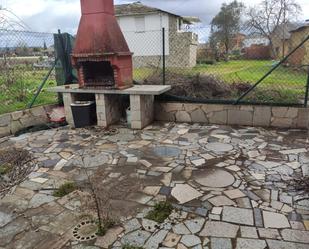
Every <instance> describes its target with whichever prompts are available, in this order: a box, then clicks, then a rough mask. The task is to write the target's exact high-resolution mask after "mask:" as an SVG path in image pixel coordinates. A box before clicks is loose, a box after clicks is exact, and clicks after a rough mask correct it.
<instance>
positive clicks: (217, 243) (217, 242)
mask: <svg viewBox="0 0 309 249" xmlns="http://www.w3.org/2000/svg"><path fill="white" fill-rule="evenodd" d="M211 248H212V249H223V248H224V249H232V242H231V239H225V238H211Z"/></svg>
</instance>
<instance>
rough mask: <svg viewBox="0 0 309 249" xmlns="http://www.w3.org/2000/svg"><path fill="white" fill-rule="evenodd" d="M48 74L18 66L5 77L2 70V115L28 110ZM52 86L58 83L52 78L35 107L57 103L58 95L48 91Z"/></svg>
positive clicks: (0, 73) (44, 71)
mask: <svg viewBox="0 0 309 249" xmlns="http://www.w3.org/2000/svg"><path fill="white" fill-rule="evenodd" d="M47 72H48V71H47V70H32V68H28V67H20V66H16V69H14V72H12V73H10V75H5V74H4V73H3V71H1V70H0V102H1V103H2V105H1V106H0V114H3V113H7V112H13V111H17V110H22V109H25V108H27V106H28V104H29V103H30V102H31V100H32V98H33V96H34V95H35V93H36V91H37V89H38V87H39V86H40V84H41V83H42V81H43V79H44V77H45V76H46V74H47ZM52 86H56V81H55V79H53V77H50V79H49V80H47V82H46V84H45V86H44V88H43V90H42V92H41V94H40V95H39V97H38V98H37V100H36V102H35V104H34V105H43V104H53V103H56V102H57V94H55V93H50V92H47V90H46V89H47V88H48V87H52Z"/></svg>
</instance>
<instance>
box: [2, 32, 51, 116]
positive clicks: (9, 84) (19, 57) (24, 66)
mask: <svg viewBox="0 0 309 249" xmlns="http://www.w3.org/2000/svg"><path fill="white" fill-rule="evenodd" d="M54 60H55V58H54V39H53V34H50V33H37V32H27V31H14V30H1V29H0V102H1V105H0V114H2V113H7V112H12V111H16V110H22V109H25V108H27V106H28V105H29V103H30V102H31V99H32V98H33V96H34V94H35V92H36V91H37V88H38V87H39V85H40V84H41V82H42V81H43V79H44V77H45V76H46V74H47V72H48V71H49V70H50V68H51V66H52V64H53V62H54ZM55 85H56V81H55V73H54V72H53V73H52V75H51V77H49V79H48V82H47V84H46V87H50V86H55ZM56 101H57V96H55V95H54V94H52V93H48V92H47V91H46V88H44V89H43V91H42V93H41V94H40V96H39V97H38V99H37V101H36V103H35V104H36V105H40V104H50V103H56Z"/></svg>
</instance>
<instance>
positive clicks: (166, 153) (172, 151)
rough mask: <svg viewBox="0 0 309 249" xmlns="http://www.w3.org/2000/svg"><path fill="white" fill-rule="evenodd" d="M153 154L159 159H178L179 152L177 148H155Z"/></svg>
mask: <svg viewBox="0 0 309 249" xmlns="http://www.w3.org/2000/svg"><path fill="white" fill-rule="evenodd" d="M153 152H154V153H155V154H156V155H157V156H159V157H178V156H179V155H180V153H181V150H180V149H178V148H177V147H169V146H160V147H155V148H154V149H153Z"/></svg>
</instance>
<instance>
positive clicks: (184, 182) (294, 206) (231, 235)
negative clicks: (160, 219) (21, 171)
mask: <svg viewBox="0 0 309 249" xmlns="http://www.w3.org/2000/svg"><path fill="white" fill-rule="evenodd" d="M117 128H118V130H117V132H116V133H115V134H113V133H107V132H104V131H102V130H95V129H89V130H87V129H78V130H70V129H68V128H63V129H58V130H48V131H41V132H36V133H32V134H27V135H22V136H20V137H17V138H9V139H8V141H4V142H2V144H1V146H2V147H6V148H13V147H16V148H22V149H26V150H29V151H30V152H31V153H32V154H33V156H34V158H35V162H36V164H37V165H36V166H35V167H34V169H33V171H32V173H30V175H29V176H28V177H27V178H26V180H25V181H23V182H22V183H20V184H19V185H18V186H16V187H14V188H13V189H11V191H10V193H9V194H7V195H6V196H5V197H4V198H3V199H2V200H1V201H0V210H1V211H0V248H1V249H2V248H14V249H16V248H17V249H18V248H21V249H27V248H44V249H46V248H72V249H82V248H85V249H97V248H115V249H116V248H117V249H121V248H123V246H124V245H135V246H139V247H141V248H146V249H148V248H162V249H167V248H177V249H185V248H194V249H202V248H203V249H206V248H211V249H229V248H243V249H263V248H270V249H284V248H287V249H293V248H295V249H296V248H297V249H308V248H309V195H308V192H305V191H304V190H301V189H298V190H295V187H296V188H298V187H299V186H300V183H299V182H297V183H295V182H294V181H292V180H293V178H300V177H302V176H303V175H308V174H309V166H308V165H309V153H308V148H309V146H308V145H309V141H308V139H307V132H305V131H296V130H286V131H278V130H265V129H261V128H231V127H223V126H222V127H221V126H200V125H186V124H177V125H175V124H171V123H166V124H157V125H153V126H150V127H147V128H146V129H144V130H143V131H132V130H129V129H126V128H121V127H117ZM89 178H91V182H92V185H95V188H96V189H97V191H98V192H100V194H101V195H102V196H101V197H100V198H105V199H103V200H104V201H103V202H104V203H103V204H102V205H103V206H104V207H105V210H104V211H103V213H104V214H103V215H105V217H106V216H107V215H109V216H112V217H113V218H114V219H116V220H117V221H118V222H117V225H116V226H115V227H113V228H112V229H111V230H109V231H108V232H107V234H106V235H105V236H104V237H95V235H91V232H92V233H93V231H91V229H90V228H89V227H88V228H85V229H82V228H83V226H84V225H87V222H83V221H86V220H87V219H89V217H91V216H92V217H95V211H94V210H95V209H94V208H93V206H92V198H91V195H90V194H89V186H88V185H89V184H87V182H88V180H87V179H89ZM67 181H74V182H76V183H77V185H78V186H79V190H78V191H75V192H73V193H71V194H69V195H67V196H65V197H62V198H55V197H53V195H52V193H53V190H52V189H53V188H57V187H58V186H60V185H61V184H63V183H64V182H67ZM307 186H308V185H307ZM307 191H308V189H307ZM100 200H102V199H100ZM165 200H169V201H171V202H172V203H173V204H174V207H175V210H174V211H173V212H172V214H171V215H170V216H169V218H168V219H166V220H165V222H164V223H162V224H157V223H155V222H153V221H150V220H148V219H146V218H145V216H146V214H147V213H148V211H149V210H151V208H152V206H153V205H154V204H155V203H157V202H160V201H165ZM106 203H108V205H106ZM81 222H82V223H81ZM79 224H80V225H79ZM88 225H89V224H88ZM87 233H88V235H89V236H88V235H87ZM73 235H74V236H73ZM83 236H86V237H87V236H88V239H87V238H83ZM89 237H90V238H89ZM76 238H77V239H76ZM80 240H87V241H84V242H81V241H80Z"/></svg>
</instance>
